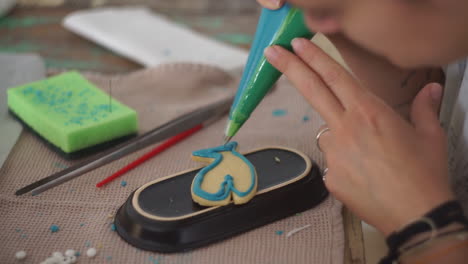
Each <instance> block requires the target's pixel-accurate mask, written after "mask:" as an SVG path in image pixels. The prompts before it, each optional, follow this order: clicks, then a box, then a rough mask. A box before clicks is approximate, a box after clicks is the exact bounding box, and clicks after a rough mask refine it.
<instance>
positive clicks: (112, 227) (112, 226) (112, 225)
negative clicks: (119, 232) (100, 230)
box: [110, 223, 116, 231]
mask: <svg viewBox="0 0 468 264" xmlns="http://www.w3.org/2000/svg"><path fill="white" fill-rule="evenodd" d="M110 228H111V230H112V231H115V230H116V227H115V224H114V223H112V224H111V226H110Z"/></svg>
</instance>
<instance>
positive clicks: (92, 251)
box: [86, 248, 97, 258]
mask: <svg viewBox="0 0 468 264" xmlns="http://www.w3.org/2000/svg"><path fill="white" fill-rule="evenodd" d="M96 254H97V250H96V249H95V248H88V250H86V256H88V257H89V258H94V257H95V256H96Z"/></svg>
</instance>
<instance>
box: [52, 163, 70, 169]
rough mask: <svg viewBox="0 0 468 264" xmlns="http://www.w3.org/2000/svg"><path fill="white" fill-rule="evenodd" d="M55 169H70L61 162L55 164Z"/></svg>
mask: <svg viewBox="0 0 468 264" xmlns="http://www.w3.org/2000/svg"><path fill="white" fill-rule="evenodd" d="M54 167H56V168H59V169H66V168H68V165H65V164H63V163H60V162H54Z"/></svg>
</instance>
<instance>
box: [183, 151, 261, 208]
mask: <svg viewBox="0 0 468 264" xmlns="http://www.w3.org/2000/svg"><path fill="white" fill-rule="evenodd" d="M236 148H237V142H230V143H228V144H226V145H223V146H219V147H215V148H210V149H202V150H197V151H194V152H193V153H192V159H193V160H195V161H201V162H211V163H210V164H209V165H208V166H206V167H204V168H203V169H201V170H200V171H199V172H198V173H197V175H195V177H194V178H193V182H192V199H193V200H194V201H195V202H196V203H198V204H200V205H203V206H220V205H227V204H229V203H230V202H231V200H232V201H233V202H234V203H235V204H243V203H246V202H248V201H249V200H250V199H252V198H253V197H254V196H255V193H256V191H257V172H256V171H255V168H254V166H253V165H252V163H250V161H249V160H247V159H246V158H245V157H244V156H242V154H240V153H239V152H237V151H236Z"/></svg>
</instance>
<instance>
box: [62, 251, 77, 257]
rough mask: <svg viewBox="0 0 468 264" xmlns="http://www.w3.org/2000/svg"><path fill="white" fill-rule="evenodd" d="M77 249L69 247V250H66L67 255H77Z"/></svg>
mask: <svg viewBox="0 0 468 264" xmlns="http://www.w3.org/2000/svg"><path fill="white" fill-rule="evenodd" d="M75 253H76V252H75V250H73V249H67V251H65V256H67V257H71V256H75Z"/></svg>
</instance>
